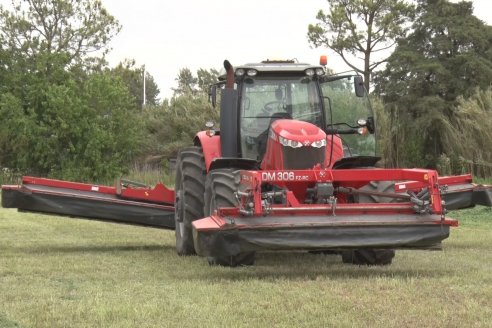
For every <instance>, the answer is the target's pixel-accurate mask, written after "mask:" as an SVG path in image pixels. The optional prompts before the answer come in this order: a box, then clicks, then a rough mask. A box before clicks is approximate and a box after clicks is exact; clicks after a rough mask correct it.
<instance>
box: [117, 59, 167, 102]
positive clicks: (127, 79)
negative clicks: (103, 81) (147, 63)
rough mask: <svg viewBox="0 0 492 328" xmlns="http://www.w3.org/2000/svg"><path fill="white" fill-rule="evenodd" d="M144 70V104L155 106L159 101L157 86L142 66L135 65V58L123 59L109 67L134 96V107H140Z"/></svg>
mask: <svg viewBox="0 0 492 328" xmlns="http://www.w3.org/2000/svg"><path fill="white" fill-rule="evenodd" d="M144 71H145V98H146V104H147V105H151V106H155V105H157V104H158V102H159V98H158V97H159V92H160V91H159V87H158V86H157V84H156V83H155V81H154V77H153V76H152V75H150V73H149V72H147V71H146V70H145V68H144V67H143V66H141V67H137V66H136V63H135V60H125V61H124V62H122V63H119V64H118V66H116V67H115V68H113V69H111V73H112V74H113V75H114V76H118V77H120V78H121V79H122V80H123V82H124V83H125V84H126V86H127V87H128V90H129V92H130V94H131V95H132V96H133V98H134V100H135V101H134V103H135V108H142V104H143V89H144V88H143V75H144Z"/></svg>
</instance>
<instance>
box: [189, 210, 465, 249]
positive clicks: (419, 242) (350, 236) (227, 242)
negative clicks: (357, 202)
mask: <svg viewBox="0 0 492 328" xmlns="http://www.w3.org/2000/svg"><path fill="white" fill-rule="evenodd" d="M455 225H457V221H455V220H452V219H446V220H443V219H442V218H441V217H440V216H439V215H416V214H395V215H364V216H361V215H343V216H336V217H333V216H323V215H307V216H302V215H300V216H291V215H288V216H285V215H284V216H282V215H277V216H274V215H272V216H267V217H254V218H244V217H238V216H225V217H223V216H218V215H213V216H210V217H207V218H204V219H202V220H198V221H195V222H193V236H194V241H195V249H196V251H197V253H198V254H199V255H202V256H234V255H237V254H239V253H244V252H251V251H260V250H293V249H296V250H299V249H307V250H316V249H344V248H365V247H369V248H392V249H394V248H419V249H436V248H438V247H440V243H441V241H442V240H443V239H445V238H447V237H448V236H449V229H450V226H455Z"/></svg>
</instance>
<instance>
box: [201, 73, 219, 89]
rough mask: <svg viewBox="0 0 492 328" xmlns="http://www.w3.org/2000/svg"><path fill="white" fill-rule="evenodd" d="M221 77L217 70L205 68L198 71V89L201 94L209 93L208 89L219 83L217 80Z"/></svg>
mask: <svg viewBox="0 0 492 328" xmlns="http://www.w3.org/2000/svg"><path fill="white" fill-rule="evenodd" d="M218 76H219V72H218V71H217V70H216V69H213V68H212V69H210V70H206V69H203V68H200V69H199V70H198V71H197V77H198V89H199V90H200V92H203V93H206V94H207V93H208V88H209V87H210V86H211V85H212V84H214V83H216V82H217V78H218Z"/></svg>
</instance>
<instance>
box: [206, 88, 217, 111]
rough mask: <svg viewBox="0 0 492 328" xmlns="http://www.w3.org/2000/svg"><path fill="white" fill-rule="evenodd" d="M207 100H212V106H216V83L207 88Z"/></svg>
mask: <svg viewBox="0 0 492 328" xmlns="http://www.w3.org/2000/svg"><path fill="white" fill-rule="evenodd" d="M208 101H209V102H212V106H213V107H214V108H215V106H217V84H214V85H211V86H210V87H209V88H208Z"/></svg>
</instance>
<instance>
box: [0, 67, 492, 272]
mask: <svg viewBox="0 0 492 328" xmlns="http://www.w3.org/2000/svg"><path fill="white" fill-rule="evenodd" d="M224 67H225V69H226V74H225V75H224V76H221V78H220V81H219V82H218V83H216V84H215V85H213V86H212V87H211V89H210V97H211V100H212V103H213V104H214V105H215V104H216V103H217V93H218V90H220V94H221V97H220V131H216V130H215V129H214V126H213V124H211V123H209V124H207V130H206V131H202V132H199V133H198V134H197V135H196V137H195V138H194V141H193V142H194V146H193V147H190V148H186V149H183V150H182V151H181V152H180V153H179V156H178V161H177V174H176V184H175V191H174V192H173V191H172V190H170V189H167V188H166V187H164V186H163V185H160V184H159V185H157V186H156V187H155V188H153V189H152V188H148V187H145V186H141V185H138V184H134V183H131V182H128V181H122V182H120V183H119V184H118V185H117V187H115V188H113V187H104V186H94V185H86V184H78V183H72V182H64V181H57V180H47V179H39V178H31V177H24V179H23V184H22V185H21V186H3V187H2V189H3V193H2V200H3V206H4V207H17V208H19V209H20V210H26V211H37V212H50V213H58V214H65V215H77V216H85V217H90V218H96V219H106V220H112V221H120V222H127V223H133V224H143V225H150V226H156V227H160V228H169V229H175V232H176V251H177V253H178V254H180V255H192V254H198V255H200V256H206V257H207V258H208V260H209V262H210V263H211V264H220V265H226V266H238V265H251V264H253V263H254V259H255V252H257V251H263V250H308V251H315V252H319V251H321V252H335V253H339V254H341V255H342V259H343V262H345V263H354V264H367V265H381V264H389V263H391V261H392V259H393V257H394V254H395V251H394V250H395V249H400V248H401V249H409V248H414V249H438V248H440V246H441V241H442V240H444V239H445V238H447V237H448V236H449V230H450V227H452V226H457V225H458V222H457V221H455V220H453V219H450V218H447V217H446V210H449V209H456V208H464V207H470V206H474V205H475V204H482V205H486V206H492V189H491V188H490V187H486V186H485V187H484V186H476V185H473V184H472V183H471V176H470V175H465V176H456V177H438V174H437V172H436V171H434V170H426V169H380V168H376V164H377V162H378V161H379V160H380V158H379V157H376V138H375V130H376V129H375V120H374V116H373V114H372V111H371V108H370V105H369V102H368V99H367V95H366V93H365V90H364V86H363V81H362V78H361V77H360V76H358V75H330V76H329V75H326V71H325V69H324V67H323V66H321V65H308V64H301V63H297V62H294V61H265V62H262V63H257V64H246V65H243V66H239V67H236V68H233V67H232V65H231V64H230V63H229V62H228V61H225V62H224ZM89 209H90V210H89Z"/></svg>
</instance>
